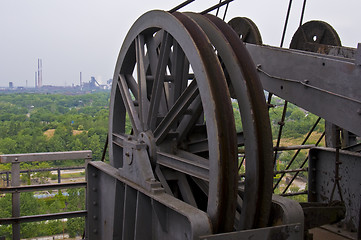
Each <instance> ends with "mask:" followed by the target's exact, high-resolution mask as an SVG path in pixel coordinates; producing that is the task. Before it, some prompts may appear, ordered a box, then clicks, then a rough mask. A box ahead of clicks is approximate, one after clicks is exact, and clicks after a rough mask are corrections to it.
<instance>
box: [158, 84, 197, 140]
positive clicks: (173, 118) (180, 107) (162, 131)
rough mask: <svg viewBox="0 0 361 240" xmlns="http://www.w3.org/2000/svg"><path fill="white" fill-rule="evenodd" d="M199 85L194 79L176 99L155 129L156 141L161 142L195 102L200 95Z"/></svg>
mask: <svg viewBox="0 0 361 240" xmlns="http://www.w3.org/2000/svg"><path fill="white" fill-rule="evenodd" d="M198 94H199V92H198V87H197V83H196V81H193V82H192V83H191V84H190V85H189V86H188V87H187V89H186V90H185V91H184V92H183V94H182V95H181V97H180V98H178V100H177V101H176V103H175V104H174V105H173V107H172V108H171V109H170V110H169V112H168V113H167V115H166V116H165V118H164V119H163V120H162V122H161V123H160V124H159V125H158V127H157V128H156V129H155V131H154V137H155V138H156V143H157V144H159V143H160V142H161V141H162V140H163V139H164V137H165V136H166V134H167V133H168V132H169V130H170V129H171V127H172V126H173V125H174V123H176V122H177V121H178V120H179V119H180V117H181V116H183V114H184V112H185V111H186V110H187V108H188V107H189V106H190V104H191V103H192V102H193V100H194V99H195V98H196V97H197V96H198Z"/></svg>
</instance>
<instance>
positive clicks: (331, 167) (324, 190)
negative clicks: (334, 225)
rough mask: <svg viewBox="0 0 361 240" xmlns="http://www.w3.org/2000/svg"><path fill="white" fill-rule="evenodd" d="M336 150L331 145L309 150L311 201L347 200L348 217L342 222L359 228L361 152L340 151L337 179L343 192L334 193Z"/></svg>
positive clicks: (346, 225)
mask: <svg viewBox="0 0 361 240" xmlns="http://www.w3.org/2000/svg"><path fill="white" fill-rule="evenodd" d="M335 152H336V151H335V150H334V149H330V148H314V149H311V150H310V152H309V156H310V162H309V196H308V197H309V201H310V202H323V203H329V201H331V200H338V201H340V200H341V195H342V197H343V199H344V200H345V206H346V217H345V219H344V220H343V221H342V225H344V226H345V227H346V229H348V230H349V231H353V232H356V231H360V230H361V229H358V228H359V221H360V215H359V214H360V207H361V206H360V204H361V202H360V199H361V175H360V169H361V155H360V154H359V153H353V152H348V151H342V150H341V151H340V153H339V160H340V162H341V164H339V169H338V171H339V175H340V176H341V178H340V179H339V180H338V181H339V184H340V189H341V192H339V191H338V189H337V188H336V191H335V192H334V194H333V197H332V199H331V195H332V191H333V190H332V189H333V188H334V185H335V171H336V169H335V161H336V160H335V159H336V153H335Z"/></svg>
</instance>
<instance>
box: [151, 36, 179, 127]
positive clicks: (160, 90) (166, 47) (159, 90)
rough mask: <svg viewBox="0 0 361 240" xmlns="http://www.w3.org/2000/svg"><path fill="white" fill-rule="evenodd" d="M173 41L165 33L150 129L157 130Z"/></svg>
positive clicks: (154, 83)
mask: <svg viewBox="0 0 361 240" xmlns="http://www.w3.org/2000/svg"><path fill="white" fill-rule="evenodd" d="M172 41H173V39H172V37H171V36H170V35H169V34H168V33H167V32H164V34H163V41H162V44H161V49H160V54H159V59H158V65H157V70H156V74H155V78H154V82H153V88H152V95H151V96H152V97H151V100H150V106H149V112H148V121H147V123H148V126H149V128H150V129H155V126H156V121H157V115H158V109H159V105H160V101H161V97H162V94H164V75H165V71H166V67H167V64H168V59H169V53H170V50H171V49H170V47H171V45H172Z"/></svg>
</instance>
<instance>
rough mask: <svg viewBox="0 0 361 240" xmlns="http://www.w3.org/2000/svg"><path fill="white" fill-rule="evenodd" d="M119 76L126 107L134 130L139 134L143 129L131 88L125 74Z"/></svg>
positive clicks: (119, 84) (119, 86)
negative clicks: (131, 94)
mask: <svg viewBox="0 0 361 240" xmlns="http://www.w3.org/2000/svg"><path fill="white" fill-rule="evenodd" d="M118 77H119V81H118V88H119V90H120V92H121V95H122V98H123V102H124V105H125V108H126V109H127V112H128V115H129V119H130V122H131V123H132V127H133V131H134V133H135V134H138V133H139V132H140V131H142V130H143V128H142V126H141V123H140V120H139V117H138V113H137V111H136V110H135V106H134V103H133V100H132V97H131V96H130V93H129V88H128V85H127V83H126V79H125V76H124V75H123V74H119V75H118Z"/></svg>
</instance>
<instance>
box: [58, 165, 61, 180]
mask: <svg viewBox="0 0 361 240" xmlns="http://www.w3.org/2000/svg"><path fill="white" fill-rule="evenodd" d="M58 183H61V173H60V168H58Z"/></svg>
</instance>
